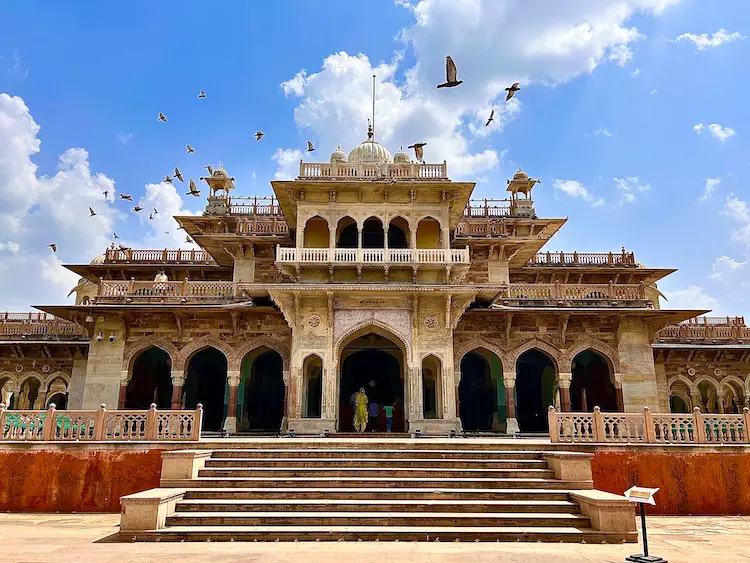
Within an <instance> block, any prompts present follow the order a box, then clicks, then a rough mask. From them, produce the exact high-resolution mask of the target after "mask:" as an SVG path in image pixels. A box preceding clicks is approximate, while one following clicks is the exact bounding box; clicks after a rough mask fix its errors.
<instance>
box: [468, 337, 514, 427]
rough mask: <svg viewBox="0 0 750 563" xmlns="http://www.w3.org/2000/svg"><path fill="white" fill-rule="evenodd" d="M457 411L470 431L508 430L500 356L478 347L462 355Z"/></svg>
mask: <svg viewBox="0 0 750 563" xmlns="http://www.w3.org/2000/svg"><path fill="white" fill-rule="evenodd" d="M458 414H459V417H460V418H461V426H462V428H463V429H464V430H465V431H467V432H493V431H494V432H501V431H504V430H505V417H506V410H505V385H504V383H503V369H502V363H501V362H500V358H498V357H497V356H496V355H495V354H493V353H492V352H490V351H489V350H486V349H484V348H476V349H474V350H472V351H471V352H467V353H466V354H465V355H464V357H463V358H461V380H460V382H459V384H458Z"/></svg>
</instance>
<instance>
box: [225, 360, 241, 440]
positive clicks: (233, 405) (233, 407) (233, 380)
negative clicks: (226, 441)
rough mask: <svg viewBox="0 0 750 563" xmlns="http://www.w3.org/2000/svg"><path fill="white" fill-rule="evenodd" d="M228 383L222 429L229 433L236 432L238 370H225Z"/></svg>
mask: <svg viewBox="0 0 750 563" xmlns="http://www.w3.org/2000/svg"><path fill="white" fill-rule="evenodd" d="M227 382H228V383H229V400H228V401H227V417H226V419H224V430H226V431H227V432H229V433H230V434H236V433H237V389H238V388H239V386H240V370H230V371H227Z"/></svg>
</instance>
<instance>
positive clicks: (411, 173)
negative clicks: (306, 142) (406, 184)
mask: <svg viewBox="0 0 750 563" xmlns="http://www.w3.org/2000/svg"><path fill="white" fill-rule="evenodd" d="M299 178H300V179H304V180H331V179H338V180H378V179H380V178H390V179H394V180H399V179H408V180H447V179H448V165H447V164H446V163H445V162H443V163H442V164H424V163H419V162H411V163H403V164H396V163H382V164H381V163H365V162H359V163H351V164H350V163H337V162H333V163H330V162H320V163H319V162H302V161H300V163H299Z"/></svg>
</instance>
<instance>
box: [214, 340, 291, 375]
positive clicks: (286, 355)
mask: <svg viewBox="0 0 750 563" xmlns="http://www.w3.org/2000/svg"><path fill="white" fill-rule="evenodd" d="M262 346H265V347H266V348H270V349H271V350H273V351H274V352H277V353H278V354H279V356H281V361H282V364H283V370H284V371H288V370H289V359H290V351H289V346H288V345H287V344H286V343H284V342H281V341H279V340H277V339H275V338H271V337H269V336H258V337H257V338H253V339H252V340H248V341H247V342H245V343H244V344H242V345H241V346H240V347H239V348H237V349H236V350H235V351H234V352H233V354H232V356H231V358H229V363H228V364H227V365H228V368H227V369H228V370H229V371H233V370H235V371H236V370H240V369H242V360H243V359H245V356H247V355H248V354H249V353H250V352H252V351H253V350H255V349H256V348H260V347H262Z"/></svg>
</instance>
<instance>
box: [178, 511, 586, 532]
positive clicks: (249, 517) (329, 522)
mask: <svg viewBox="0 0 750 563" xmlns="http://www.w3.org/2000/svg"><path fill="white" fill-rule="evenodd" d="M166 525H167V527H169V526H232V527H236V526H379V525H388V526H432V527H436V528H439V527H442V526H452V527H464V526H473V527H481V526H492V527H498V526H500V527H513V526H535V527H542V526H575V527H582V528H588V527H590V526H591V521H590V520H589V518H588V517H587V516H583V515H581V514H571V513H554V512H536V513H531V512H528V513H525V512H513V513H509V512H383V513H378V512H302V511H299V512H253V513H249V514H247V513H241V512H182V513H177V514H175V515H173V516H168V517H167V521H166Z"/></svg>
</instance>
